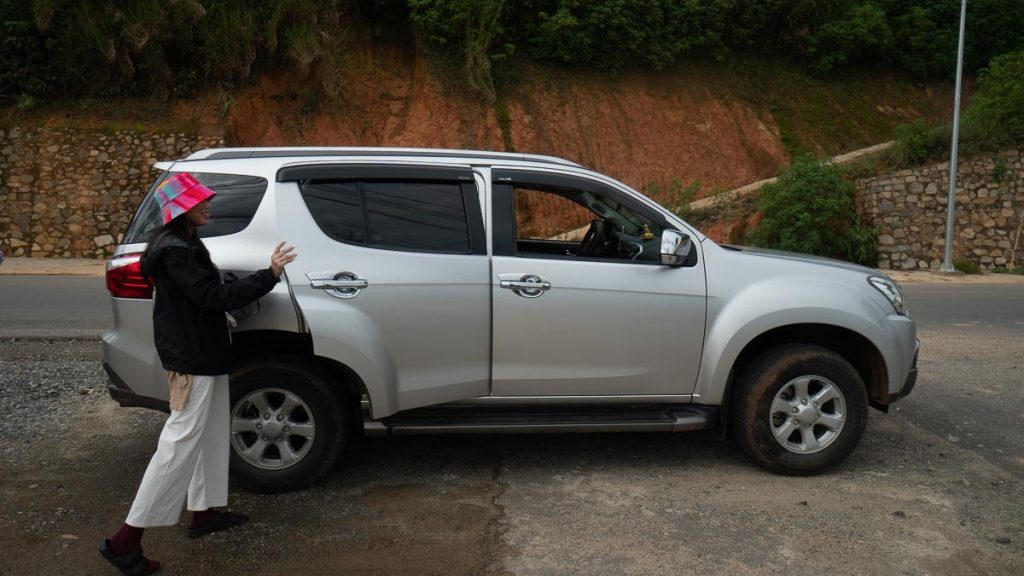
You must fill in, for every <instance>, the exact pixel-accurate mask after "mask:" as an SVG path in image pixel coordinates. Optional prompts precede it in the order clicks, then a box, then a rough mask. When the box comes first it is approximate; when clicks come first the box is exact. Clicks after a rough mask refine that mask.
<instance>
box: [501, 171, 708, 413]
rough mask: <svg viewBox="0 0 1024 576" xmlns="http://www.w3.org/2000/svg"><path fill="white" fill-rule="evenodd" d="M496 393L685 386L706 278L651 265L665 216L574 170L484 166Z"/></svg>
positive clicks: (676, 391)
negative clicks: (488, 186)
mask: <svg viewBox="0 0 1024 576" xmlns="http://www.w3.org/2000/svg"><path fill="white" fill-rule="evenodd" d="M492 179H493V191H492V199H493V201H492V207H493V214H492V222H493V251H494V257H493V274H492V292H493V299H494V301H493V306H494V312H493V318H494V319H493V322H494V335H493V338H494V345H493V354H494V362H493V373H492V394H493V395H495V396H609V395H614V396H623V395H637V396H649V395H688V394H690V393H691V392H692V391H693V386H694V383H695V382H696V378H697V371H698V368H699V366H700V356H701V350H702V346H703V341H704V318H705V309H706V293H707V292H706V284H705V278H704V270H703V262H702V261H701V260H700V255H699V250H698V249H697V246H699V244H696V243H695V249H694V252H693V256H695V257H694V258H693V259H692V261H690V262H688V263H687V264H686V265H684V266H682V267H670V266H666V265H663V264H661V259H660V237H661V232H662V230H664V229H665V228H668V227H669V226H670V224H669V223H668V221H667V220H666V219H665V218H664V216H663V215H661V214H660V213H659V212H658V211H657V210H654V209H652V208H651V207H650V206H649V205H647V204H646V203H644V202H642V201H640V200H638V199H637V198H635V197H632V196H631V195H630V194H628V193H626V192H625V191H623V190H620V189H618V188H615V187H613V186H611V185H609V184H607V183H605V182H603V181H599V180H596V179H593V178H589V177H585V176H582V175H579V176H577V175H567V174H560V173H554V172H547V171H539V170H533V171H531V170H520V169H495V170H493V173H492Z"/></svg>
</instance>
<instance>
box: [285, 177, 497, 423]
mask: <svg viewBox="0 0 1024 576" xmlns="http://www.w3.org/2000/svg"><path fill="white" fill-rule="evenodd" d="M277 180H278V184H277V192H278V195H277V199H278V204H277V210H278V216H279V221H280V222H279V233H280V236H281V238H282V239H285V240H288V241H289V242H291V243H293V244H294V245H295V248H296V252H297V253H298V254H299V257H298V258H297V259H296V260H295V261H294V262H293V263H292V264H290V265H289V266H288V270H287V274H288V276H287V277H288V282H289V283H290V284H291V288H292V290H293V292H294V295H295V298H296V300H297V302H298V305H299V307H300V308H301V310H302V312H303V315H304V317H305V321H306V322H307V323H308V327H309V331H310V333H311V335H312V339H313V347H314V351H315V352H316V354H317V355H320V356H326V357H329V358H332V359H334V360H337V361H339V362H342V363H343V364H345V365H347V366H349V367H350V368H351V369H352V370H353V371H355V372H356V374H357V375H358V376H359V377H360V378H361V379H362V380H363V382H364V384H365V386H366V389H367V391H368V394H369V396H370V400H371V403H372V410H373V416H374V417H378V418H379V417H382V416H386V415H388V414H391V413H394V412H397V411H400V410H405V409H409V408H415V407H419V406H426V405H432V404H438V403H442V402H447V401H452V400H460V399H465V398H470V397H475V396H481V395H486V394H487V393H488V392H489V387H490V328H491V326H490V287H489V284H488V274H489V269H490V265H489V262H488V257H487V248H486V237H485V235H484V228H483V219H482V212H481V209H480V197H479V189H478V187H477V181H476V180H475V177H474V174H473V172H472V170H471V169H470V168H469V167H451V166H425V165H394V164H315V165H305V166H292V167H285V168H282V169H281V170H280V171H279V172H278V177H277ZM480 182H481V183H482V180H481V181H480Z"/></svg>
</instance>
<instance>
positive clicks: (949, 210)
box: [939, 0, 967, 273]
mask: <svg viewBox="0 0 1024 576" xmlns="http://www.w3.org/2000/svg"><path fill="white" fill-rule="evenodd" d="M966 21H967V0H962V1H961V3H960V46H959V47H958V48H957V53H956V96H955V97H954V102H953V146H952V150H953V151H952V154H950V157H949V201H948V203H947V204H946V251H945V255H944V257H943V260H942V267H941V268H939V270H940V271H941V272H946V273H953V272H956V268H954V267H953V217H954V216H955V215H956V153H957V149H958V148H959V145H960V84H961V79H962V78H963V72H964V22H966Z"/></svg>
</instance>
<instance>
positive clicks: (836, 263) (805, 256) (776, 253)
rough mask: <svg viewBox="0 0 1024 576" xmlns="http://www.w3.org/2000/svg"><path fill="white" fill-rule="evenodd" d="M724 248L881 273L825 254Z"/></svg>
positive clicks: (756, 254) (768, 249) (766, 256)
mask: <svg viewBox="0 0 1024 576" xmlns="http://www.w3.org/2000/svg"><path fill="white" fill-rule="evenodd" d="M720 246H722V248H725V249H726V250H731V251H734V252H742V253H744V254H749V255H751V256H763V257H765V258H779V259H782V260H793V261H796V262H805V263H807V264H818V265H821V266H830V267H832V268H842V269H844V270H850V271H852V272H861V273H864V274H867V275H869V276H870V275H876V274H879V271H878V270H875V269H873V268H868V267H867V266H862V265H860V264H854V263H853V262H846V261H844V260H836V259H835V258H826V257H824V256H814V255H813V254H803V253H800V252H787V251H786V250H772V249H770V248H754V247H752V246H734V245H730V244H720Z"/></svg>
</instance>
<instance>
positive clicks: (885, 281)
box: [868, 276, 907, 316]
mask: <svg viewBox="0 0 1024 576" xmlns="http://www.w3.org/2000/svg"><path fill="white" fill-rule="evenodd" d="M868 284H871V285H872V286H874V287H875V290H878V291H879V292H881V293H882V295H883V296H885V298H886V300H888V301H889V303H891V304H892V307H893V308H895V309H896V313H897V314H900V315H901V316H906V315H907V306H906V304H904V303H903V288H901V287H900V285H899V284H897V283H896V282H893V280H892V279H891V278H889V277H887V276H869V277H868Z"/></svg>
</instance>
